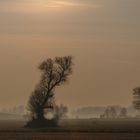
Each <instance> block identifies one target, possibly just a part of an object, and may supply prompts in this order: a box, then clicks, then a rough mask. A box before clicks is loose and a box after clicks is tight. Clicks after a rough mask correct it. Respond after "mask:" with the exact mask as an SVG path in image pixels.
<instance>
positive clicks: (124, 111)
mask: <svg viewBox="0 0 140 140" xmlns="http://www.w3.org/2000/svg"><path fill="white" fill-rule="evenodd" d="M126 117H127V109H126V108H122V109H121V111H120V113H119V118H126Z"/></svg>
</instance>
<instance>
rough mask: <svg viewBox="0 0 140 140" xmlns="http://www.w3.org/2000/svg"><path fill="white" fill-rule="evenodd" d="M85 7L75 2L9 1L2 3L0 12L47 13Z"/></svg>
mask: <svg viewBox="0 0 140 140" xmlns="http://www.w3.org/2000/svg"><path fill="white" fill-rule="evenodd" d="M76 6H84V5H83V4H81V3H79V2H75V1H74V0H20V1H16V0H11V1H9V0H7V1H3V2H0V11H3V12H7V11H10V12H27V13H29V12H31V13H32V12H46V11H47V10H50V9H53V10H58V9H59V10H60V9H65V8H68V7H76Z"/></svg>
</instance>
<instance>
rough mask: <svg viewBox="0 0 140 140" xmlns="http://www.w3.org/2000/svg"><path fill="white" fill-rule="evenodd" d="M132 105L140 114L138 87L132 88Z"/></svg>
mask: <svg viewBox="0 0 140 140" xmlns="http://www.w3.org/2000/svg"><path fill="white" fill-rule="evenodd" d="M132 104H133V107H134V108H135V109H136V110H137V111H138V112H139V116H140V87H136V88H134V89H133V102H132Z"/></svg>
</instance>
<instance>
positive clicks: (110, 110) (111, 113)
mask: <svg viewBox="0 0 140 140" xmlns="http://www.w3.org/2000/svg"><path fill="white" fill-rule="evenodd" d="M100 117H101V118H112V119H113V118H116V117H117V111H116V108H115V107H114V106H110V107H107V108H106V110H105V112H104V114H103V115H101V116H100Z"/></svg>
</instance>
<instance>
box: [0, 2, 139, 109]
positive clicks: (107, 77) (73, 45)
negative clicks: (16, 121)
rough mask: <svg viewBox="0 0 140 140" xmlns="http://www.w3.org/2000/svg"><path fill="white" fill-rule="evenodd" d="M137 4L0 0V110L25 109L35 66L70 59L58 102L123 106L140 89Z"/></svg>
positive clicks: (69, 104) (36, 78)
mask: <svg viewBox="0 0 140 140" xmlns="http://www.w3.org/2000/svg"><path fill="white" fill-rule="evenodd" d="M139 5H140V1H139V0H0V106H1V107H10V106H14V105H18V104H24V105H26V103H27V100H28V97H29V95H30V94H31V92H32V91H33V89H34V87H35V85H36V84H37V82H38V79H39V74H40V73H39V71H38V70H37V66H38V64H39V63H40V62H41V61H42V60H44V59H45V58H49V57H54V56H65V55H72V56H74V63H75V66H74V73H73V75H72V77H71V78H70V80H69V83H68V84H66V85H64V86H63V87H60V88H59V89H58V90H56V101H57V103H63V104H66V105H68V106H69V107H71V108H74V107H79V106H96V105H98V106H99V105H112V104H120V105H128V104H131V101H132V89H133V88H134V87H136V86H140V17H139V13H140V8H139Z"/></svg>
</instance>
